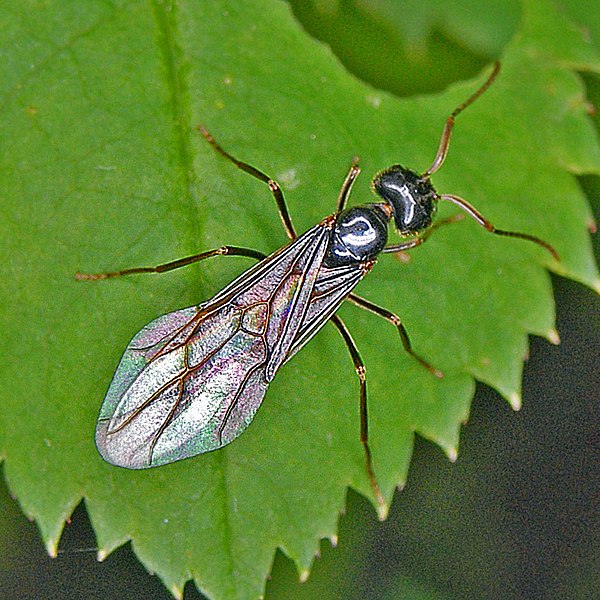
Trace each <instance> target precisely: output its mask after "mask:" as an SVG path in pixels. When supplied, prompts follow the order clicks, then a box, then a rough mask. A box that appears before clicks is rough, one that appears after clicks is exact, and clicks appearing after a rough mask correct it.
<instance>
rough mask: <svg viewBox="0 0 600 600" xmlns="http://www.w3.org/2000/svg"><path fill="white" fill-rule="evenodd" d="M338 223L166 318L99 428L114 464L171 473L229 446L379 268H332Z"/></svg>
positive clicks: (149, 336)
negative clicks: (282, 370) (277, 381)
mask: <svg viewBox="0 0 600 600" xmlns="http://www.w3.org/2000/svg"><path fill="white" fill-rule="evenodd" d="M333 223H334V219H333V218H332V217H328V218H327V219H325V220H324V221H323V222H322V223H319V224H318V225H315V226H314V227H313V228H312V229H309V230H308V231H307V232H306V233H304V234H303V235H302V236H300V237H298V238H296V239H295V240H294V241H292V242H291V243H290V244H288V245H287V246H284V247H283V248H281V249H280V250H278V251H277V252H275V253H274V254H272V255H271V256H269V257H267V258H265V259H264V260H262V261H261V262H259V263H258V264H256V265H255V266H253V267H252V268H250V269H249V270H247V271H246V272H245V273H243V274H242V275H241V276H240V277H238V278H237V279H236V280H235V281H233V282H232V283H231V284H229V285H228V286H227V287H226V288H224V289H223V290H222V291H221V292H219V293H218V294H217V295H216V296H214V297H213V298H212V299H210V300H208V301H207V302H203V303H202V304H200V305H198V306H192V307H190V308H184V309H181V310H177V311H175V312H172V313H169V314H166V315H163V316H162V317H159V318H158V319H155V320H154V321H152V322H151V323H149V324H148V325H146V327H144V328H143V329H142V330H141V331H140V332H139V333H138V334H137V335H136V336H135V337H134V338H133V339H132V340H131V342H130V343H129V345H128V346H127V348H126V350H125V353H124V354H123V357H122V358H121V362H120V363H119V366H118V368H117V371H116V373H115V375H114V378H113V381H112V383H111V385H110V387H109V389H108V392H107V394H106V397H105V399H104V402H103V404H102V407H101V409H100V415H99V417H98V424H97V427H96V445H97V447H98V450H99V451H100V454H101V455H102V456H103V458H104V459H105V460H106V461H108V462H109V463H112V464H115V465H118V466H122V467H127V468H130V469H143V468H147V467H153V466H158V465H163V464H166V463H170V462H173V461H176V460H181V459H183V458H188V457H190V456H194V455H196V454H201V453H203V452H209V451H211V450H215V449H217V448H220V447H222V446H224V445H225V444H228V443H229V442H231V441H232V440H234V439H235V438H236V437H237V436H239V435H240V434H241V433H242V432H243V431H244V430H245V429H246V428H247V427H248V425H249V424H250V422H251V421H252V419H253V418H254V415H255V414H256V411H257V410H258V408H259V407H260V404H261V402H262V400H263V398H264V395H265V393H266V390H267V387H268V385H269V383H270V382H271V381H272V380H273V377H275V374H276V373H277V370H278V369H279V367H281V365H282V364H283V363H284V362H286V361H287V360H288V359H290V358H291V357H292V356H293V355H294V354H295V353H296V352H297V351H298V350H299V349H300V348H301V347H302V346H303V345H304V344H306V343H307V342H308V341H309V340H310V338H312V336H313V335H314V334H315V333H316V332H317V331H318V330H319V329H320V328H321V327H322V326H323V325H324V324H325V323H326V322H327V320H328V319H329V318H330V317H331V316H332V315H333V313H334V312H335V310H336V309H337V308H338V307H339V305H340V304H341V303H342V302H343V300H344V298H345V297H346V296H347V295H348V294H349V293H350V292H351V291H352V289H353V288H354V287H355V286H356V285H357V284H358V282H359V281H360V280H361V279H362V278H363V277H364V275H365V274H366V273H367V272H368V271H369V270H370V269H371V268H372V266H373V264H374V261H368V262H365V263H360V264H356V265H349V266H344V267H337V268H333V269H331V268H327V267H325V266H324V265H323V259H324V257H325V255H326V252H327V249H328V245H329V239H330V236H331V228H332V226H333Z"/></svg>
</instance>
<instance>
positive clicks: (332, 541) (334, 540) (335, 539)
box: [329, 533, 338, 548]
mask: <svg viewBox="0 0 600 600" xmlns="http://www.w3.org/2000/svg"><path fill="white" fill-rule="evenodd" d="M329 543H330V544H331V547H332V548H337V545H338V536H337V535H336V534H335V533H332V534H331V535H330V536H329Z"/></svg>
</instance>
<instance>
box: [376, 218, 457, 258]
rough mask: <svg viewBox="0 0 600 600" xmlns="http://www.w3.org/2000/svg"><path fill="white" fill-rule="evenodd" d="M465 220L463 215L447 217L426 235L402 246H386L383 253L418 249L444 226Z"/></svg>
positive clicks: (433, 226) (434, 225) (435, 224)
mask: <svg viewBox="0 0 600 600" xmlns="http://www.w3.org/2000/svg"><path fill="white" fill-rule="evenodd" d="M464 218H465V216H464V215H461V214H458V215H453V216H451V217H446V218H445V219H442V220H441V221H438V222H437V223H434V224H433V225H432V226H431V227H430V228H429V229H428V230H427V231H426V232H425V233H423V234H422V235H420V236H417V237H414V238H412V239H410V240H408V241H406V242H402V243H401V244H392V245H390V246H386V247H385V248H384V249H383V250H382V253H384V254H392V253H394V252H404V251H405V250H410V249H411V248H416V247H417V246H420V245H421V244H424V243H425V242H426V241H427V240H428V239H429V236H430V235H431V234H432V233H433V232H434V231H436V229H439V228H440V227H443V226H444V225H450V224H451V223H457V222H458V221H462V220H463V219H464Z"/></svg>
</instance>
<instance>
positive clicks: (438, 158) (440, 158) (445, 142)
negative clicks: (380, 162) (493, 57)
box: [422, 61, 500, 178]
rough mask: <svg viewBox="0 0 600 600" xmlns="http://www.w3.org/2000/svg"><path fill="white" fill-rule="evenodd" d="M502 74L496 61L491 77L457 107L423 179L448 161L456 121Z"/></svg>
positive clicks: (445, 126)
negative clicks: (447, 156)
mask: <svg viewBox="0 0 600 600" xmlns="http://www.w3.org/2000/svg"><path fill="white" fill-rule="evenodd" d="M499 72H500V63H499V62H498V61H496V62H495V63H494V68H493V70H492V72H491V73H490V75H489V77H488V78H487V79H486V80H485V82H484V83H483V85H482V86H481V87H480V88H479V89H478V90H477V91H476V92H475V93H474V94H473V95H472V96H470V97H469V98H467V100H465V101H464V102H463V103H462V104H460V105H459V106H457V107H456V108H455V109H454V111H452V114H451V115H450V116H449V117H448V120H447V121H446V124H445V125H444V131H443V132H442V139H441V140H440V146H439V148H438V151H437V154H436V155H435V158H434V159H433V163H432V165H431V166H430V167H429V169H427V171H425V173H423V175H422V177H426V178H427V177H429V176H430V175H433V174H434V173H435V172H436V171H437V170H438V169H439V168H440V167H441V166H442V165H443V164H444V160H445V159H446V155H447V154H448V147H449V146H450V136H451V135H452V127H454V120H455V119H456V117H457V116H458V115H459V114H460V113H461V112H462V111H463V110H465V108H467V106H470V105H471V104H473V102H475V100H477V98H479V96H481V94H483V93H484V92H485V91H486V90H487V89H488V88H489V87H490V85H492V83H494V79H496V77H497V76H498V73H499Z"/></svg>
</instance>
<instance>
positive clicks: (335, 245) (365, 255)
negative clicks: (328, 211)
mask: <svg viewBox="0 0 600 600" xmlns="http://www.w3.org/2000/svg"><path fill="white" fill-rule="evenodd" d="M388 214H389V213H386V211H385V210H383V208H382V206H381V205H378V204H365V205H363V206H353V207H352V208H349V209H348V210H344V211H342V212H341V213H340V214H339V215H338V216H337V218H336V221H335V226H334V228H333V230H332V232H331V239H330V242H329V248H328V249H327V254H326V255H325V259H324V260H323V264H324V265H325V266H326V267H329V268H334V267H342V266H346V265H353V264H357V263H360V262H363V261H365V260H371V259H373V258H375V257H376V256H377V255H378V254H379V253H380V252H381V251H382V250H383V249H384V248H385V245H386V243H387V226H388V223H389V216H388Z"/></svg>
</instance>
